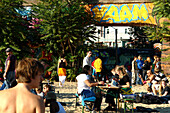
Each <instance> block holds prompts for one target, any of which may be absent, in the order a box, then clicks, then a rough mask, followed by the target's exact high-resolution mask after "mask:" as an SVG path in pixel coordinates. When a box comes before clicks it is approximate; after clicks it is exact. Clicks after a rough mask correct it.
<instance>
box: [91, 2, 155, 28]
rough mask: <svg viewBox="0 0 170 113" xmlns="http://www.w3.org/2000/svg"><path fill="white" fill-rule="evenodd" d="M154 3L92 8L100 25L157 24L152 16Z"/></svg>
mask: <svg viewBox="0 0 170 113" xmlns="http://www.w3.org/2000/svg"><path fill="white" fill-rule="evenodd" d="M153 7H154V6H153V3H139V4H104V5H101V4H98V5H95V6H92V7H91V8H90V11H91V12H92V14H93V16H94V18H95V20H96V21H98V22H100V23H103V22H105V23H146V24H155V25H156V21H155V19H154V17H153V16H152V15H151V13H152V9H153Z"/></svg>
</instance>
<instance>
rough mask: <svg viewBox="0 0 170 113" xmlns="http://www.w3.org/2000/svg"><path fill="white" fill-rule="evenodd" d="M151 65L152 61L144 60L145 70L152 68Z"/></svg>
mask: <svg viewBox="0 0 170 113" xmlns="http://www.w3.org/2000/svg"><path fill="white" fill-rule="evenodd" d="M151 65H152V63H151V62H148V61H145V62H144V66H143V69H144V70H150V66H151Z"/></svg>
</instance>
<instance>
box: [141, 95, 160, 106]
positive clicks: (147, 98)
mask: <svg viewBox="0 0 170 113" xmlns="http://www.w3.org/2000/svg"><path fill="white" fill-rule="evenodd" d="M142 103H143V104H162V101H161V99H160V97H158V96H154V95H149V94H145V95H143V97H142Z"/></svg>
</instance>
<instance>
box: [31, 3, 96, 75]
mask: <svg viewBox="0 0 170 113" xmlns="http://www.w3.org/2000/svg"><path fill="white" fill-rule="evenodd" d="M84 6H85V4H84V3H83V2H82V0H41V2H40V3H38V4H37V5H35V4H34V5H33V8H32V9H33V15H32V16H33V17H34V18H39V19H42V21H41V23H40V24H39V25H37V26H38V27H39V32H40V34H41V35H42V37H41V40H42V41H43V42H44V44H45V45H44V46H43V47H42V48H43V49H45V50H46V51H47V52H50V53H53V55H54V56H55V57H57V58H58V57H59V56H60V55H62V54H65V55H67V56H66V59H68V63H69V68H70V69H72V70H73V72H74V73H75V71H76V70H77V69H78V68H79V66H80V65H81V63H79V62H82V58H83V57H84V56H85V53H86V51H87V49H88V45H85V44H84V42H85V41H89V42H91V43H93V42H92V41H91V40H90V39H95V36H94V33H95V27H94V25H92V24H93V23H94V20H93V17H92V15H91V14H90V13H89V12H88V10H86V8H85V7H84ZM54 65H57V64H56V63H55V64H54ZM53 67H56V66H53ZM50 69H51V68H50ZM68 70H69V69H68ZM73 72H69V73H73Z"/></svg>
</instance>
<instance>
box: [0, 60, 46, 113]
mask: <svg viewBox="0 0 170 113" xmlns="http://www.w3.org/2000/svg"><path fill="white" fill-rule="evenodd" d="M43 72H44V68H43V66H42V64H41V63H40V62H38V61H37V60H36V59H31V58H26V59H23V60H21V61H19V63H18V66H17V68H16V79H17V81H18V84H17V85H16V86H15V87H13V88H10V89H7V90H3V91H0V100H1V104H0V113H45V105H44V102H43V99H42V98H41V97H40V96H38V95H35V94H33V93H31V92H30V90H31V89H32V88H38V86H39V85H40V81H41V79H42V76H41V75H42V74H43Z"/></svg>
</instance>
